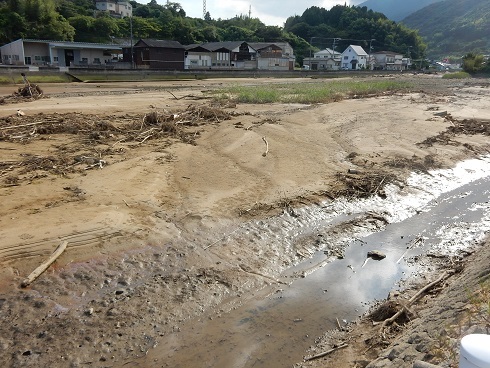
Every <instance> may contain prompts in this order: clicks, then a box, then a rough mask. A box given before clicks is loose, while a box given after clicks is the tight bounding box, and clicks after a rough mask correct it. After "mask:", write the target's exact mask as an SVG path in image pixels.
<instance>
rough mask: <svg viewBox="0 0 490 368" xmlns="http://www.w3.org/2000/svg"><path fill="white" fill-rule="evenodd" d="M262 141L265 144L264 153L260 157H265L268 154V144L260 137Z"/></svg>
mask: <svg viewBox="0 0 490 368" xmlns="http://www.w3.org/2000/svg"><path fill="white" fill-rule="evenodd" d="M262 140H263V141H264V143H265V152H264V153H263V154H262V156H264V157H265V156H267V154H268V153H269V142H267V139H265V137H262Z"/></svg>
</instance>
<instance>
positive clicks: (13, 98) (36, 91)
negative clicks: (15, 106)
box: [0, 73, 44, 104]
mask: <svg viewBox="0 0 490 368" xmlns="http://www.w3.org/2000/svg"><path fill="white" fill-rule="evenodd" d="M21 75H22V78H23V80H24V86H23V87H19V89H18V90H17V92H14V93H13V94H11V95H10V96H5V97H2V98H0V104H6V103H15V102H19V100H23V101H25V100H26V101H29V100H31V101H34V100H38V99H40V98H43V97H44V93H43V90H42V89H41V87H39V86H38V85H37V84H31V83H30V82H29V80H28V79H27V77H26V75H25V74H24V73H21Z"/></svg>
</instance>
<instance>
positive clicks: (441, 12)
mask: <svg viewBox="0 0 490 368" xmlns="http://www.w3.org/2000/svg"><path fill="white" fill-rule="evenodd" d="M403 23H404V24H406V25H407V26H408V27H411V28H414V29H418V30H419V33H420V34H421V35H422V36H423V37H424V39H425V40H426V41H427V43H428V45H429V52H428V54H429V56H432V57H444V56H457V57H461V56H462V55H464V54H466V53H468V52H481V53H487V54H488V53H489V52H490V37H489V35H490V1H488V0H446V1H444V2H440V3H435V4H432V5H430V6H428V7H426V8H424V9H423V10H420V11H418V12H416V13H414V14H412V15H411V16H409V17H407V18H405V19H404V20H403Z"/></svg>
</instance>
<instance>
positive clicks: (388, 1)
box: [359, 0, 444, 22]
mask: <svg viewBox="0 0 490 368" xmlns="http://www.w3.org/2000/svg"><path fill="white" fill-rule="evenodd" d="M438 1H444V0H410V1H400V0H367V1H365V2H363V3H361V4H360V5H359V6H366V7H367V8H368V9H372V10H374V11H377V12H380V13H383V14H384V15H386V16H387V17H388V18H389V19H391V20H394V21H396V22H398V21H400V20H402V19H404V18H406V17H408V16H409V15H410V14H412V13H414V12H416V11H417V10H420V9H422V8H424V7H426V6H427V5H430V4H433V3H435V2H438Z"/></svg>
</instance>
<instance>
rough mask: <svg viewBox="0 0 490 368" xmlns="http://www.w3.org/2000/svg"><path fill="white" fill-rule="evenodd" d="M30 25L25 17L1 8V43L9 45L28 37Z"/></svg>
mask: <svg viewBox="0 0 490 368" xmlns="http://www.w3.org/2000/svg"><path fill="white" fill-rule="evenodd" d="M27 30H28V24H27V21H26V20H25V18H24V17H22V16H21V15H20V14H18V13H16V12H14V11H11V10H10V9H8V8H7V7H0V42H2V43H8V42H12V41H15V40H17V39H19V38H24V37H26V35H27Z"/></svg>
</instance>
